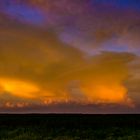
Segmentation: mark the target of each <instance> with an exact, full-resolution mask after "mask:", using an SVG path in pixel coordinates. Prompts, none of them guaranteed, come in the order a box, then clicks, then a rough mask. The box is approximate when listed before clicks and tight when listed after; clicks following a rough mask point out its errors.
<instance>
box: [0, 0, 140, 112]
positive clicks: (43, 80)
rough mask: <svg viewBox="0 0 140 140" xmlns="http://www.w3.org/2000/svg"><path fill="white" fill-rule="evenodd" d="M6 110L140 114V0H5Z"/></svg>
mask: <svg viewBox="0 0 140 140" xmlns="http://www.w3.org/2000/svg"><path fill="white" fill-rule="evenodd" d="M5 112H6V113H89V114H90V113H93V114H96V113H97V114H98V113H140V1H139V0H14V1H11V0H1V1H0V113H5Z"/></svg>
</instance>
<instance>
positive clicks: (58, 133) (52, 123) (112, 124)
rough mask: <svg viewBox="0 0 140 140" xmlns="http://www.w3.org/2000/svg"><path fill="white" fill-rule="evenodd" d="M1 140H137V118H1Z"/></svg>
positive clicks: (139, 119)
mask: <svg viewBox="0 0 140 140" xmlns="http://www.w3.org/2000/svg"><path fill="white" fill-rule="evenodd" d="M0 140H140V115H82V114H81V115H80V114H79V115H78V114H77V115H74V114H71V115H70V114H69V115H68V114H65V115H64V114H59V115H58V114H47V115H41V114H40V115H39V114H32V115H31V114H28V115H4V114H3V115H0Z"/></svg>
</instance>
